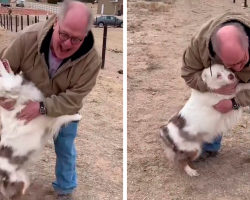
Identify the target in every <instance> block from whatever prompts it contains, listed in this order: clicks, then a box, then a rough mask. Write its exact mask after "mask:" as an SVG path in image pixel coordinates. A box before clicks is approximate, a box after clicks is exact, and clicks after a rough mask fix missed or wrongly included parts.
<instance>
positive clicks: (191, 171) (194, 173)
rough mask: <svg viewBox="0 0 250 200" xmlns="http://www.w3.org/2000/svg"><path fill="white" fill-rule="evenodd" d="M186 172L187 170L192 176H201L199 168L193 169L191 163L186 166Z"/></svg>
mask: <svg viewBox="0 0 250 200" xmlns="http://www.w3.org/2000/svg"><path fill="white" fill-rule="evenodd" d="M185 172H186V173H187V174H188V175H189V176H191V177H193V176H199V173H198V172H197V170H195V169H192V168H191V167H189V165H187V166H186V167H185Z"/></svg>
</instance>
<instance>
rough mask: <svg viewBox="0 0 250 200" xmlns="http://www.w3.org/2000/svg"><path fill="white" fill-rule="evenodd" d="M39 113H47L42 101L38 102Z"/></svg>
mask: <svg viewBox="0 0 250 200" xmlns="http://www.w3.org/2000/svg"><path fill="white" fill-rule="evenodd" d="M39 113H40V114H41V115H45V114H47V110H46V108H45V105H44V103H43V102H42V101H41V102H39Z"/></svg>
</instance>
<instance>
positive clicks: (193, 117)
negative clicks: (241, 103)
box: [160, 64, 250, 177]
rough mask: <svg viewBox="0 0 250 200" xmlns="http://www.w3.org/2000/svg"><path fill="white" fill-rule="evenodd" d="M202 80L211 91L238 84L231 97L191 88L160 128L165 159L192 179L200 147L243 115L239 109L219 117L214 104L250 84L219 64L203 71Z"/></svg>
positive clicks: (220, 133)
mask: <svg viewBox="0 0 250 200" xmlns="http://www.w3.org/2000/svg"><path fill="white" fill-rule="evenodd" d="M201 78H202V80H203V81H204V82H205V83H206V85H207V86H208V88H210V91H213V90H215V89H219V88H221V87H222V86H225V85H227V84H232V83H237V86H236V90H235V91H236V92H235V94H232V95H220V94H216V93H213V92H210V91H209V92H204V93H202V92H199V91H198V90H194V89H191V96H190V98H189V99H188V101H187V102H186V104H185V105H184V107H183V108H182V109H181V110H180V111H179V112H177V113H176V114H174V115H173V116H171V117H170V118H169V120H168V122H167V123H166V124H164V125H162V126H161V127H160V138H161V140H162V142H163V148H164V151H165V153H166V156H167V158H168V160H170V161H171V162H172V163H173V164H174V165H175V166H176V165H177V166H178V168H179V169H181V170H184V171H185V172H186V174H188V175H189V176H191V177H193V176H199V173H198V171H197V170H195V169H193V168H191V167H190V165H191V164H192V162H193V161H195V160H196V159H197V158H198V157H199V156H200V154H201V152H202V144H203V143H204V142H208V143H211V142H212V141H213V139H214V138H215V137H216V136H219V135H223V134H226V133H227V132H228V131H229V130H230V129H232V128H233V127H234V126H235V125H236V124H237V123H238V121H239V120H240V119H241V116H242V108H241V107H240V108H239V109H238V110H231V111H229V112H228V113H225V114H222V113H220V112H218V111H217V110H215V109H214V108H213V105H215V104H217V103H218V102H219V101H221V100H223V99H232V98H233V97H235V96H236V94H237V93H238V92H240V91H243V90H250V83H240V82H239V79H238V78H237V77H236V76H235V74H234V73H233V72H232V71H231V70H229V69H227V68H225V67H224V65H221V64H214V65H212V66H211V68H206V69H204V70H203V71H202V74H201Z"/></svg>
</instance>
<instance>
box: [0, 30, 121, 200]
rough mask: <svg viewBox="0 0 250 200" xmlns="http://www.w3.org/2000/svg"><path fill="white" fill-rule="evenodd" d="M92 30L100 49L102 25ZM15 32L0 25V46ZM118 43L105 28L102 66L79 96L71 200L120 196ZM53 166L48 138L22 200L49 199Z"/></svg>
mask: <svg viewBox="0 0 250 200" xmlns="http://www.w3.org/2000/svg"><path fill="white" fill-rule="evenodd" d="M93 32H94V35H95V40H96V48H97V49H98V51H99V52H100V53H101V50H102V46H101V44H102V43H101V42H102V33H103V29H99V28H97V29H95V28H94V29H93ZM15 35H16V33H14V32H10V31H6V30H3V29H1V28H0V50H1V49H2V48H3V47H4V46H6V45H8V44H9V43H10V41H11V40H12V38H13V37H14V36H15ZM109 38H110V39H109ZM122 47H123V46H122V29H112V28H110V29H108V39H107V52H106V62H105V69H104V70H101V72H100V76H99V78H98V81H97V85H96V87H95V88H94V90H93V91H92V92H91V93H90V95H89V96H88V97H87V98H86V99H84V106H83V108H82V110H81V114H82V115H83V119H82V121H81V123H80V126H79V134H78V137H77V139H76V146H77V152H78V160H77V170H78V181H79V186H78V189H77V191H76V193H75V197H76V200H85V199H86V200H87V199H88V200H99V199H101V200H109V199H112V200H113V199H118V200H121V199H122V185H123V184H122V181H123V179H122V178H123V177H122V163H123V160H122V159H123V143H122V139H123V136H122V134H123V126H122V122H123V121H122V120H123V107H122V104H123V100H122V97H123V89H122V86H123V85H122V82H123V75H122V74H119V73H118V70H121V69H122V67H123V62H122V60H123V57H122ZM100 55H101V54H100ZM54 165H55V153H54V146H53V143H52V140H51V141H50V142H49V143H48V145H47V146H46V148H45V150H44V153H43V155H42V157H41V159H40V160H39V162H37V163H35V164H34V166H31V169H30V174H31V177H32V179H33V184H32V186H31V188H30V192H29V194H28V195H27V196H25V198H24V199H25V200H53V199H55V197H54V193H53V190H52V187H51V182H52V181H53V180H54ZM0 200H1V197H0Z"/></svg>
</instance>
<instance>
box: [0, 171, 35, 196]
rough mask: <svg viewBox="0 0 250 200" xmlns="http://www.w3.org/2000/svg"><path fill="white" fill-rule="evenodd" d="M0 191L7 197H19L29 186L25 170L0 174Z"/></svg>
mask: <svg viewBox="0 0 250 200" xmlns="http://www.w3.org/2000/svg"><path fill="white" fill-rule="evenodd" d="M0 179H1V181H0V191H1V193H2V194H3V196H4V197H5V198H7V199H11V200H17V199H21V198H22V197H23V195H24V194H25V193H26V191H27V189H28V187H29V184H30V183H29V178H28V176H27V174H26V173H25V171H23V170H17V171H15V172H12V173H11V174H9V173H7V172H5V173H1V174H0Z"/></svg>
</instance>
